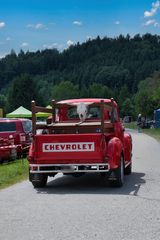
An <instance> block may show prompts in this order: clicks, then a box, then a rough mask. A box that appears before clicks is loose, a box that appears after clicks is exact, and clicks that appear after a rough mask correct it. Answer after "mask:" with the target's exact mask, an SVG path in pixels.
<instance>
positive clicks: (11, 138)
mask: <svg viewBox="0 0 160 240" xmlns="http://www.w3.org/2000/svg"><path fill="white" fill-rule="evenodd" d="M8 139H9V142H10V144H12V145H14V137H13V135H9V137H8Z"/></svg>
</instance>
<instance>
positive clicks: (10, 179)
mask: <svg viewBox="0 0 160 240" xmlns="http://www.w3.org/2000/svg"><path fill="white" fill-rule="evenodd" d="M27 177H28V161H27V159H18V160H16V161H12V162H10V163H8V164H7V163H6V164H5V163H4V164H1V165H0V189H2V188H5V187H8V186H10V185H12V184H15V183H17V182H20V181H23V180H25V179H27Z"/></svg>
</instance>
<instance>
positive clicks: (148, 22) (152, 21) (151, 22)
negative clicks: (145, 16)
mask: <svg viewBox="0 0 160 240" xmlns="http://www.w3.org/2000/svg"><path fill="white" fill-rule="evenodd" d="M155 23H156V20H155V19H151V20H148V21H147V22H145V24H144V25H145V26H149V25H153V24H155Z"/></svg>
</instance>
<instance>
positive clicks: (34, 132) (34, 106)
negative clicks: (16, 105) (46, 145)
mask: <svg viewBox="0 0 160 240" xmlns="http://www.w3.org/2000/svg"><path fill="white" fill-rule="evenodd" d="M31 108H32V133H33V135H36V103H35V101H32V103H31Z"/></svg>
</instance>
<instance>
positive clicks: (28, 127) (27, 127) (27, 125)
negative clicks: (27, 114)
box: [22, 121, 32, 133]
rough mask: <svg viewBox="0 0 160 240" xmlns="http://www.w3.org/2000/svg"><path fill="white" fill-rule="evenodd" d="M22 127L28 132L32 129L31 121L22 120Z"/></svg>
mask: <svg viewBox="0 0 160 240" xmlns="http://www.w3.org/2000/svg"><path fill="white" fill-rule="evenodd" d="M22 124H23V129H24V131H25V132H26V133H29V132H31V131H32V122H31V121H23V122H22Z"/></svg>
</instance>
